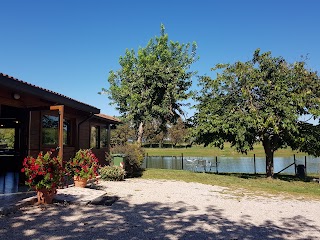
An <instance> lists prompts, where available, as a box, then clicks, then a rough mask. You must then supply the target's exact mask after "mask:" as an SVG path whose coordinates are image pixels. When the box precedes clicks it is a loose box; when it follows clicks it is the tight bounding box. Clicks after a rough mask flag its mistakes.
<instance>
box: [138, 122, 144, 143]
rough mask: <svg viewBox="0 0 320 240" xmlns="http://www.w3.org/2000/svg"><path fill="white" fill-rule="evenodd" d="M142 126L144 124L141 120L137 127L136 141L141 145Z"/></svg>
mask: <svg viewBox="0 0 320 240" xmlns="http://www.w3.org/2000/svg"><path fill="white" fill-rule="evenodd" d="M143 128H144V124H143V122H141V123H140V124H139V129H138V140H137V143H138V144H140V145H142V137H143V130H144V129H143Z"/></svg>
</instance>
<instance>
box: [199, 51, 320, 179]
mask: <svg viewBox="0 0 320 240" xmlns="http://www.w3.org/2000/svg"><path fill="white" fill-rule="evenodd" d="M213 70H217V71H218V74H217V77H216V79H211V78H210V77H208V76H204V77H201V78H200V86H201V87H202V90H201V92H200V93H199V94H198V95H197V96H196V97H195V99H196V100H197V101H198V104H197V105H196V108H197V110H198V111H197V113H196V114H195V126H196V127H195V135H196V137H197V141H198V142H199V143H204V144H205V146H206V145H208V144H210V145H214V146H217V147H220V148H223V145H224V142H225V141H228V142H230V143H231V146H234V147H236V149H237V150H238V151H239V152H242V153H247V151H249V150H253V146H254V144H255V143H257V142H262V145H263V147H264V151H265V154H266V172H267V176H268V177H271V176H273V156H274V152H275V151H276V150H278V149H280V148H285V147H287V146H289V147H291V148H292V149H293V150H299V151H304V152H307V153H309V154H312V155H315V156H319V155H320V151H319V149H320V148H319V147H320V146H319V144H320V141H319V140H320V134H319V132H320V131H319V127H318V126H313V125H311V124H307V123H304V122H302V121H301V120H299V117H300V116H302V115H310V116H311V117H313V118H314V119H316V118H317V117H318V116H319V114H320V112H319V101H320V98H319V97H320V80H319V76H318V75H317V73H316V72H313V71H310V70H308V69H307V68H306V66H305V62H303V61H301V62H295V63H293V64H290V63H287V62H286V61H285V59H283V58H282V57H272V56H271V53H270V52H266V53H260V50H259V49H257V50H256V51H255V52H254V55H253V59H252V60H251V61H248V62H236V63H234V64H217V65H216V67H215V68H214V69H213Z"/></svg>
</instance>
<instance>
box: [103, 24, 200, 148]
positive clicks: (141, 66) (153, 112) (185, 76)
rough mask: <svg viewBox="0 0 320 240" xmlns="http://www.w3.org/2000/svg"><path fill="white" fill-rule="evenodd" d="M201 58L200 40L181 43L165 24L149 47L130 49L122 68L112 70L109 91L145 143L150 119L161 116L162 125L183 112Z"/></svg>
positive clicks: (123, 58) (122, 62) (114, 102)
mask: <svg viewBox="0 0 320 240" xmlns="http://www.w3.org/2000/svg"><path fill="white" fill-rule="evenodd" d="M196 60H197V57H196V43H193V44H192V45H191V44H190V43H187V44H180V43H179V42H173V41H169V38H168V34H166V33H165V28H164V25H161V35H160V36H159V37H155V38H152V39H151V40H150V41H149V42H148V44H147V46H146V47H144V48H139V50H138V52H137V54H136V53H135V51H134V50H126V52H125V55H124V56H121V57H120V60H119V63H120V66H121V68H120V69H119V70H118V71H116V72H114V71H110V73H109V78H108V81H109V83H110V88H109V89H108V90H106V89H103V91H104V92H106V93H107V94H109V98H110V99H111V100H112V103H113V104H116V106H117V109H118V110H119V112H120V113H121V114H122V115H123V116H124V117H126V118H128V119H129V120H131V121H132V122H133V123H134V124H135V126H136V128H137V129H138V128H139V131H138V142H140V143H141V141H142V135H143V127H144V125H145V123H146V122H148V121H151V120H152V119H157V120H159V121H160V122H161V127H162V128H165V127H166V123H167V122H174V121H176V119H177V118H178V117H179V114H181V113H182V109H181V106H182V105H183V100H186V99H188V98H189V97H190V91H189V88H190V87H191V84H192V82H191V77H192V76H193V75H194V74H195V72H194V71H191V70H190V66H191V64H192V63H194V62H195V61H196Z"/></svg>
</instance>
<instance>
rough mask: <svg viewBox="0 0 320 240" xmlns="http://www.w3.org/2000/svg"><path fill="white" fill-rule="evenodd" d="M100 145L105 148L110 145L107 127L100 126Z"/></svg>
mask: <svg viewBox="0 0 320 240" xmlns="http://www.w3.org/2000/svg"><path fill="white" fill-rule="evenodd" d="M100 146H101V147H103V148H106V147H108V129H107V128H106V127H101V128H100Z"/></svg>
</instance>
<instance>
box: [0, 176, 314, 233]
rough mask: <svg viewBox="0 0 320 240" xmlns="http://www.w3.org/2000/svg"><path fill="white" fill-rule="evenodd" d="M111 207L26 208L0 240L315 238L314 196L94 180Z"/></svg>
mask: <svg viewBox="0 0 320 240" xmlns="http://www.w3.org/2000/svg"><path fill="white" fill-rule="evenodd" d="M100 187H101V188H102V189H105V190H106V191H107V193H108V195H110V196H117V197H119V200H118V201H116V202H115V203H114V204H113V205H112V206H109V207H108V206H89V205H88V206H77V205H66V206H63V205H62V204H58V205H53V206H48V207H37V206H31V207H27V208H24V209H22V210H21V211H19V212H17V213H14V214H11V215H9V216H4V217H0V226H1V228H0V239H79V238H82V239H320V202H318V201H306V200H294V199H282V198H279V197H272V196H267V197H255V196H253V195H252V194H249V193H244V192H242V191H241V190H239V191H237V192H230V191H229V190H228V189H227V188H222V187H218V186H209V185H203V184H197V183H185V182H177V181H155V180H142V179H130V180H126V181H124V182H101V183H100Z"/></svg>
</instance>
